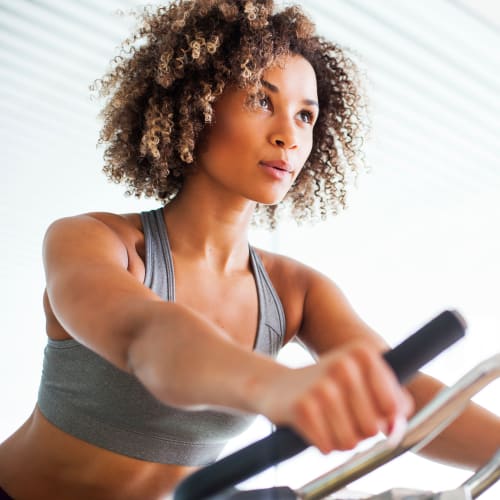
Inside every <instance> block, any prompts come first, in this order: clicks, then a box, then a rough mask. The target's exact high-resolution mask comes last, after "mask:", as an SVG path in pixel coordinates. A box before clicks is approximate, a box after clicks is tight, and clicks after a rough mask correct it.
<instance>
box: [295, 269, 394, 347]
mask: <svg viewBox="0 0 500 500" xmlns="http://www.w3.org/2000/svg"><path fill="white" fill-rule="evenodd" d="M304 272H305V273H306V275H307V279H306V280H305V283H306V292H305V296H304V306H303V307H304V310H303V320H302V324H301V328H300V330H299V333H298V336H299V338H300V340H301V341H302V342H304V343H305V344H306V345H307V346H308V347H309V348H310V349H312V350H313V351H315V352H316V353H317V354H323V353H325V352H327V351H329V350H331V349H336V348H339V347H341V346H342V345H344V344H346V343H347V342H350V341H354V340H357V341H363V342H367V343H370V344H371V345H374V346H375V347H376V348H377V349H378V350H380V351H384V350H386V349H387V344H386V343H385V342H384V340H383V339H382V338H381V337H380V336H379V335H378V334H377V333H376V332H375V331H374V330H373V329H372V328H370V327H369V326H368V325H367V324H366V323H365V322H364V321H363V320H362V319H361V318H360V317H359V316H358V314H357V313H356V312H355V311H354V309H353V308H352V306H351V304H350V303H349V301H348V300H347V298H346V296H345V295H344V294H343V293H342V291H341V290H340V289H339V287H338V286H337V285H336V284H335V283H334V282H333V281H332V280H330V279H329V278H328V277H326V276H324V275H323V274H321V273H319V272H317V271H315V270H312V269H310V268H306V269H305V270H304Z"/></svg>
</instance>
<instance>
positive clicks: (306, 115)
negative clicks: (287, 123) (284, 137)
mask: <svg viewBox="0 0 500 500" xmlns="http://www.w3.org/2000/svg"><path fill="white" fill-rule="evenodd" d="M299 116H300V119H301V120H302V121H303V122H304V123H312V122H313V121H314V114H313V113H312V112H311V111H307V110H306V109H303V110H302V111H300V112H299Z"/></svg>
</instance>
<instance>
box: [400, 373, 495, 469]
mask: <svg viewBox="0 0 500 500" xmlns="http://www.w3.org/2000/svg"><path fill="white" fill-rule="evenodd" d="M443 387H444V386H443V384H441V382H439V381H437V380H435V379H433V378H432V377H429V376H426V375H421V376H419V377H418V378H417V379H416V380H415V381H414V382H412V383H411V384H410V385H409V389H410V392H411V393H412V395H413V397H414V399H415V403H416V407H417V409H419V408H421V407H423V406H424V405H425V404H427V402H428V401H430V400H431V399H432V398H433V397H434V396H435V395H436V394H437V393H438V392H439V391H440V390H441V389H442V388H443ZM499 448H500V417H498V416H496V415H494V414H492V413H491V412H489V411H487V410H486V409H484V408H482V407H481V406H479V405H476V404H474V403H470V404H469V405H468V406H467V408H466V409H465V410H464V411H463V412H462V414H461V415H460V416H459V417H458V418H457V419H456V420H455V421H454V422H453V423H452V424H450V425H449V426H448V427H447V428H446V429H445V430H444V431H443V432H441V434H440V435H439V436H438V437H437V438H436V439H434V440H433V441H431V443H429V444H428V445H427V446H426V447H425V448H423V450H422V451H421V452H420V453H421V454H422V455H424V456H426V457H428V458H432V459H433V460H438V461H442V462H445V463H447V464H449V465H453V466H459V467H466V468H470V469H477V468H478V467H479V466H481V465H483V464H484V463H485V462H486V461H487V460H488V459H489V458H491V456H492V455H493V454H494V453H495V452H496V451H497V450H498V449H499Z"/></svg>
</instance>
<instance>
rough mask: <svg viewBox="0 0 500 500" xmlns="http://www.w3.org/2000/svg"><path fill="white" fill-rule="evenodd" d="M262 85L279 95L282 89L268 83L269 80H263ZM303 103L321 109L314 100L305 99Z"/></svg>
mask: <svg viewBox="0 0 500 500" xmlns="http://www.w3.org/2000/svg"><path fill="white" fill-rule="evenodd" d="M261 83H262V85H263V86H264V87H266V88H267V89H269V90H270V91H271V92H275V93H278V92H279V91H280V89H279V88H278V87H277V86H276V85H274V84H273V83H271V82H268V81H267V80H261ZM302 102H303V103H304V104H307V105H309V106H317V107H318V108H319V104H318V102H317V101H315V100H313V99H304V100H303V101H302Z"/></svg>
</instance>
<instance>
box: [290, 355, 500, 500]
mask: <svg viewBox="0 0 500 500" xmlns="http://www.w3.org/2000/svg"><path fill="white" fill-rule="evenodd" d="M499 377H500V353H498V354H496V355H494V356H492V357H490V358H488V359H486V360H484V361H482V362H481V363H479V364H478V365H477V366H476V367H475V368H473V369H472V370H470V371H469V372H468V373H466V374H465V375H464V376H463V377H462V378H460V379H459V380H458V381H457V382H456V383H455V384H454V385H452V386H450V387H447V388H445V389H443V390H442V391H441V392H439V393H438V394H437V395H436V397H435V398H434V399H433V400H432V401H430V402H429V403H428V404H427V405H426V406H425V407H424V408H422V409H421V410H420V411H419V412H418V413H417V414H416V415H415V416H414V417H413V418H412V419H411V420H410V421H409V422H408V427H407V429H406V432H405V434H404V436H403V437H402V439H401V440H400V442H399V443H392V442H391V441H390V440H384V441H381V442H379V443H376V444H375V445H374V446H373V447H372V448H371V449H369V450H366V451H364V452H361V453H358V454H356V455H354V456H353V457H352V458H351V459H349V460H348V461H346V462H344V463H343V464H341V465H340V466H338V467H336V468H335V469H333V470H331V471H330V472H327V473H325V474H323V475H322V476H320V477H318V478H316V479H314V480H313V481H311V482H309V483H307V484H306V485H304V486H302V487H301V488H299V489H298V490H296V492H297V496H298V498H301V499H303V500H315V499H318V498H324V496H326V495H329V494H331V493H334V492H336V491H338V490H340V489H341V488H343V487H344V486H347V485H348V484H350V483H352V482H353V481H355V480H356V479H358V478H360V477H362V476H364V475H366V474H368V473H369V472H371V471H372V470H374V469H376V468H377V467H379V466H381V465H383V464H385V463H387V462H389V461H390V460H392V459H394V458H396V457H398V456H399V455H402V454H403V453H405V452H406V451H409V450H412V451H418V450H420V449H421V448H423V447H424V446H425V445H426V444H428V443H429V442H430V441H432V440H433V439H434V438H435V437H436V436H437V435H438V434H440V433H441V432H442V431H443V429H444V428H446V427H447V426H448V425H449V424H450V423H451V422H453V420H455V419H456V418H457V417H458V416H459V415H460V414H461V413H462V411H463V410H464V408H465V407H466V406H467V404H468V403H469V401H470V399H471V398H472V397H473V396H474V395H475V394H476V393H478V392H479V391H480V390H481V389H483V388H484V387H486V386H487V385H488V384H490V383H491V382H493V381H494V380H496V379H497V378H499ZM499 462H500V451H499V452H498V453H497V455H496V456H495V457H494V460H493V462H491V463H490V464H489V465H488V466H486V467H487V468H485V470H482V471H481V474H479V471H478V473H477V474H476V475H475V476H473V478H471V479H470V480H469V483H470V484H467V486H469V487H470V488H471V489H474V491H476V493H477V494H479V493H480V492H481V491H482V489H481V488H484V487H485V485H486V483H487V485H489V484H491V482H492V481H496V480H497V479H498V475H499V474H500V472H499ZM492 467H494V468H495V470H494V473H493V472H492V471H491V470H490V469H491V468H492ZM485 478H486V479H485ZM465 484H466V483H464V485H465ZM476 496H477V495H476ZM473 498H475V496H474V497H473Z"/></svg>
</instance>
